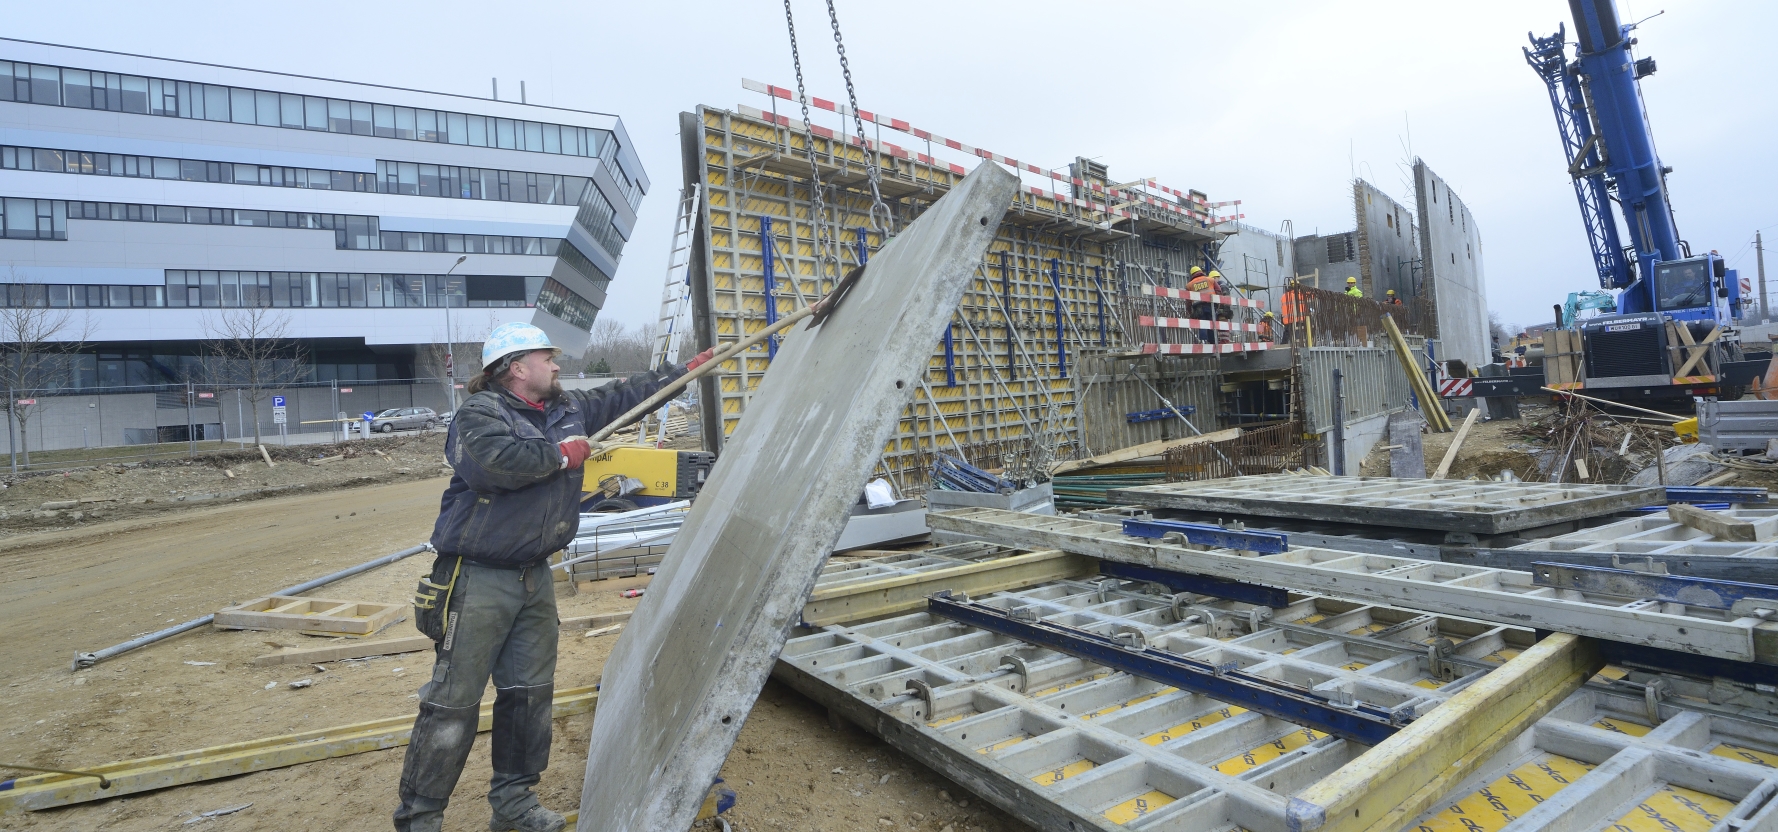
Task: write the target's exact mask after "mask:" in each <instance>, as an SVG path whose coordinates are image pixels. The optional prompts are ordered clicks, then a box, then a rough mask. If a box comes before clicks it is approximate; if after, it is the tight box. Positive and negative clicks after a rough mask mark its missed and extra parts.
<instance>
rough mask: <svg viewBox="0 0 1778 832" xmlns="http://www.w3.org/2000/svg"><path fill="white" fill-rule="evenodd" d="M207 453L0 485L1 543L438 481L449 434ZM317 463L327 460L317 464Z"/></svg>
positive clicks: (38, 476) (13, 478)
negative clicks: (210, 507)
mask: <svg viewBox="0 0 1778 832" xmlns="http://www.w3.org/2000/svg"><path fill="white" fill-rule="evenodd" d="M267 452H268V453H269V454H270V455H271V458H272V461H273V462H274V467H270V468H268V467H267V466H266V464H265V461H264V459H263V458H261V457H260V455H259V451H258V450H247V451H226V452H222V453H207V454H204V455H201V456H199V457H197V458H196V459H178V458H175V459H151V460H147V461H143V462H136V463H124V464H102V465H96V466H93V467H89V468H81V469H75V470H69V471H56V472H48V473H32V474H24V475H19V476H10V477H5V478H0V536H4V535H7V534H17V533H20V532H26V531H38V530H43V529H50V528H68V527H71V526H79V525H82V524H90V523H93V522H95V521H102V520H117V519H124V518H131V517H141V516H145V515H152V514H159V513H162V512H165V511H168V510H185V509H189V508H191V507H193V506H194V505H197V504H202V503H216V502H245V501H250V500H256V499H262V498H265V497H269V496H276V495H281V494H286V493H289V492H292V491H298V492H300V491H324V490H327V489H331V488H340V487H346V486H355V485H365V484H368V483H378V482H392V481H398V480H407V479H425V478H432V477H437V476H438V475H439V474H440V473H441V472H443V473H448V471H446V469H445V468H444V434H443V433H404V434H396V435H394V436H389V437H383V436H379V437H377V438H375V439H370V440H357V441H352V442H343V443H339V444H334V445H297V446H292V447H268V448H267ZM317 459H323V460H325V461H322V462H316V461H315V460H317Z"/></svg>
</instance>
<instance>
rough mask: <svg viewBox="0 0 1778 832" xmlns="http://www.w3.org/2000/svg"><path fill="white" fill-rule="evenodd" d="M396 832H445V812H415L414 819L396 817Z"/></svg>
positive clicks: (398, 814)
mask: <svg viewBox="0 0 1778 832" xmlns="http://www.w3.org/2000/svg"><path fill="white" fill-rule="evenodd" d="M395 832H444V813H443V812H415V813H414V814H413V816H412V817H405V818H404V817H402V816H401V813H399V812H398V813H396V816H395Z"/></svg>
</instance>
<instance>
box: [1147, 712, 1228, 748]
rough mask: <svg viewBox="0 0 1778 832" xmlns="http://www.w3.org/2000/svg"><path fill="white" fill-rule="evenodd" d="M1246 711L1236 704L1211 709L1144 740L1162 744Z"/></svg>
mask: <svg viewBox="0 0 1778 832" xmlns="http://www.w3.org/2000/svg"><path fill="white" fill-rule="evenodd" d="M1244 713H1247V709H1246V708H1241V707H1237V706H1234V705H1230V706H1229V707H1226V708H1221V709H1218V710H1214V711H1211V712H1209V713H1207V714H1201V715H1199V716H1195V717H1192V718H1191V719H1188V720H1186V721H1184V722H1181V723H1179V724H1178V725H1175V726H1173V727H1171V728H1168V729H1166V730H1164V731H1156V732H1154V733H1152V734H1149V735H1148V736H1146V737H1143V738H1142V741H1143V742H1145V743H1148V744H1149V745H1160V744H1161V743H1164V742H1166V741H1168V740H1170V739H1174V738H1177V737H1183V736H1185V735H1186V734H1189V733H1191V732H1193V731H1196V730H1199V729H1201V728H1208V727H1210V726H1212V725H1215V724H1216V723H1218V722H1221V721H1223V720H1225V719H1228V718H1229V717H1232V716H1235V715H1237V714H1244Z"/></svg>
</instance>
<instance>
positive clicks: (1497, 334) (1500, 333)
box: [1488, 312, 1525, 351]
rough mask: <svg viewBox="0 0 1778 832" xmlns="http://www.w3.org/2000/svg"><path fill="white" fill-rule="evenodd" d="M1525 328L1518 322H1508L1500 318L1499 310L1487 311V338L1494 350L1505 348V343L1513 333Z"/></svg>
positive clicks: (1522, 330)
mask: <svg viewBox="0 0 1778 832" xmlns="http://www.w3.org/2000/svg"><path fill="white" fill-rule="evenodd" d="M1524 331H1525V328H1524V327H1522V326H1519V325H1518V324H1509V323H1506V322H1504V321H1502V320H1501V319H1500V313H1499V312H1489V313H1488V340H1489V341H1490V342H1492V344H1493V347H1494V349H1495V350H1496V351H1500V350H1504V349H1506V345H1507V343H1508V342H1510V341H1511V340H1512V339H1513V336H1514V335H1517V334H1519V333H1521V332H1524Z"/></svg>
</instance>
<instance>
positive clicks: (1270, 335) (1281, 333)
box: [1259, 310, 1290, 343]
mask: <svg viewBox="0 0 1778 832" xmlns="http://www.w3.org/2000/svg"><path fill="white" fill-rule="evenodd" d="M1289 335H1290V330H1288V329H1281V328H1280V327H1279V326H1278V319H1277V318H1276V317H1274V316H1273V315H1272V313H1271V312H1270V311H1269V310H1268V311H1267V312H1266V313H1265V314H1264V315H1261V316H1259V340H1261V341H1265V342H1268V343H1277V342H1279V341H1280V340H1282V341H1284V342H1285V343H1288V342H1289V340H1290V337H1289Z"/></svg>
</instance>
